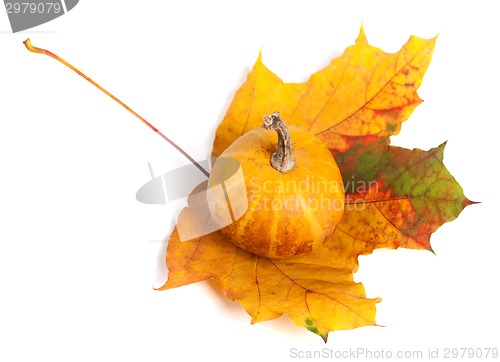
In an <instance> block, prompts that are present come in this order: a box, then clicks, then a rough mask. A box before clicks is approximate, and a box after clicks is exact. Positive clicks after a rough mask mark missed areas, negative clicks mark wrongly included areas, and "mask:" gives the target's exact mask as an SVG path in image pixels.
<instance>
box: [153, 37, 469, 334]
mask: <svg viewBox="0 0 500 362" xmlns="http://www.w3.org/2000/svg"><path fill="white" fill-rule="evenodd" d="M435 40H436V38H433V39H429V40H425V39H421V38H418V37H413V36H412V37H411V38H410V39H409V41H408V42H407V43H406V44H405V45H404V46H403V47H402V48H401V50H400V51H399V52H398V53H395V54H387V53H384V52H383V51H381V50H380V49H378V48H375V47H372V46H370V45H369V44H368V42H367V40H366V37H365V34H364V30H363V28H361V31H360V34H359V36H358V38H357V40H356V43H355V45H353V46H351V47H349V48H347V49H346V51H345V52H344V54H343V55H342V56H341V57H339V58H337V59H334V60H332V62H331V63H330V65H329V66H327V67H326V68H325V69H323V70H321V71H319V72H317V73H315V74H313V75H312V76H311V78H310V79H309V81H307V82H306V83H301V84H289V83H284V82H283V81H282V80H281V79H280V78H279V77H277V76H276V75H275V74H274V73H272V72H271V71H270V70H269V69H267V68H266V67H265V66H264V64H263V63H262V57H261V56H260V55H259V57H258V59H257V62H256V64H255V66H254V67H253V69H252V71H251V72H250V73H249V75H248V77H247V80H246V82H245V83H244V84H243V85H242V86H241V88H240V89H239V90H238V91H237V92H236V94H235V97H234V99H233V102H232V104H231V105H230V107H229V109H228V111H227V114H226V115H225V117H224V119H223V121H222V122H221V124H220V125H219V127H218V129H217V132H216V135H215V141H214V147H213V156H220V155H221V154H222V152H223V151H224V150H225V149H226V148H227V147H228V146H229V145H231V144H232V143H233V142H234V141H235V140H236V139H238V138H239V137H240V136H241V135H243V134H245V133H246V132H248V131H250V130H252V129H254V128H257V127H259V126H260V125H261V123H262V117H263V115H264V114H269V113H271V112H273V111H276V110H279V111H280V113H281V116H282V117H283V119H285V120H286V121H287V123H289V124H291V125H294V126H297V127H301V128H303V129H307V130H308V131H309V132H311V133H313V134H315V135H316V136H317V137H318V138H319V139H320V140H322V141H323V142H324V143H325V144H326V145H327V146H328V148H329V149H330V151H331V153H332V154H333V155H334V157H335V159H336V161H337V163H338V165H339V168H340V171H341V173H342V178H343V180H344V189H345V196H346V200H345V210H344V215H343V218H342V220H341V221H340V223H339V224H338V225H337V228H336V229H335V231H334V233H333V235H332V236H330V237H329V238H328V239H327V240H326V241H325V243H324V244H323V245H322V246H321V247H320V248H319V249H318V250H315V251H313V252H312V253H310V254H308V255H305V256H300V257H294V258H290V259H284V260H282V259H280V260H275V259H269V258H266V257H262V256H257V255H253V254H251V253H248V252H246V251H244V250H242V249H239V248H238V247H236V246H235V245H234V244H233V243H231V241H230V240H229V238H228V237H227V236H225V235H224V234H223V233H222V232H221V231H218V230H215V229H214V228H213V225H214V222H213V220H211V219H210V218H211V216H210V212H209V211H206V212H200V210H208V209H209V207H208V205H206V204H203V202H206V199H205V198H203V197H201V198H200V197H199V195H198V194H196V193H193V195H191V196H190V198H189V199H188V207H187V208H185V209H184V210H183V211H182V212H181V214H180V216H179V220H178V223H177V227H176V229H175V230H174V231H173V233H172V235H171V237H170V240H169V243H168V249H167V267H168V270H169V274H168V280H167V282H166V283H165V285H164V286H162V287H161V288H160V289H161V290H165V289H170V288H175V287H179V286H183V285H186V284H190V283H194V282H198V281H202V280H206V279H209V278H212V279H215V280H217V281H218V282H219V283H220V285H221V287H222V290H223V291H224V293H225V294H226V295H227V296H228V297H229V298H231V299H232V300H237V301H239V303H240V304H241V305H242V306H243V307H244V308H245V310H246V311H247V312H248V313H249V314H250V315H251V317H252V323H255V322H260V321H265V320H269V319H273V318H277V317H279V316H281V315H282V314H284V313H285V314H287V315H288V316H289V317H290V319H291V320H292V321H293V322H294V323H296V324H297V325H299V326H303V327H305V328H307V329H308V330H310V331H312V332H314V333H316V334H318V335H320V336H321V337H322V338H323V339H324V340H325V341H326V339H327V336H328V333H329V332H330V331H334V330H341V329H344V330H345V329H353V328H357V327H361V326H374V325H376V321H375V312H376V308H375V307H376V304H377V303H378V302H380V298H374V299H371V298H367V297H366V294H365V291H364V287H363V285H362V284H361V283H355V282H354V280H353V273H354V272H356V271H357V269H358V256H359V255H366V254H370V253H371V252H372V251H373V250H374V249H376V248H398V247H405V248H412V249H428V250H431V247H430V236H431V234H432V233H433V232H434V231H435V230H436V229H437V228H438V227H439V226H441V225H442V224H443V223H445V222H447V221H451V220H453V219H454V218H456V217H457V216H458V214H459V213H460V212H461V211H462V210H463V208H464V207H465V206H467V205H469V204H471V202H470V201H469V200H467V199H466V198H465V196H464V194H463V191H462V188H461V187H460V185H459V184H458V183H457V182H456V181H455V179H454V178H453V176H451V175H450V174H449V172H448V171H447V170H446V168H445V166H444V165H443V162H442V160H443V151H444V144H443V145H441V146H439V147H438V148H435V149H432V150H429V151H422V150H411V151H410V150H405V149H402V148H398V147H393V146H390V145H389V143H390V139H389V136H391V135H395V134H397V133H398V132H399V130H400V127H401V123H402V122H403V121H405V120H406V119H407V118H408V117H409V116H410V114H411V113H412V112H413V110H414V109H415V107H416V106H417V105H418V104H420V103H421V99H420V98H419V97H418V95H417V93H416V90H417V88H418V87H419V85H420V83H421V81H422V77H423V75H424V73H425V71H426V69H427V67H428V65H429V62H430V60H431V56H432V51H433V49H434V44H435ZM199 190H206V185H201V186H200V188H199ZM199 190H198V191H199ZM180 229H182V230H196V233H195V234H197V235H201V236H198V237H196V238H194V239H192V240H189V241H181V238H180V237H179V230H180ZM200 230H201V232H200ZM213 230H215V231H213ZM185 239H186V238H185V237H183V238H182V240H185Z"/></svg>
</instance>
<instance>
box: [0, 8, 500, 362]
mask: <svg viewBox="0 0 500 362" xmlns="http://www.w3.org/2000/svg"><path fill="white" fill-rule="evenodd" d="M493 5H494V2H493V1H491V2H481V1H477V2H459V1H453V2H452V1H443V2H437V1H419V2H404V3H403V2H400V1H395V2H386V1H376V2H375V1H374V2H356V1H352V2H347V1H310V2H305V1H303V2H296V1H286V2H285V1H283V2H276V1H274V2H273V1H266V2H260V1H255V0H253V1H241V2H236V1H227V2H221V1H184V2H182V3H181V2H180V1H177V2H173V1H170V2H166V1H151V0H147V1H146V0H145V1H140V2H139V1H135V2H133V1H123V0H122V1H118V0H113V1H89V0H87V1H85V0H82V1H80V3H79V4H78V5H77V6H76V7H75V8H74V9H73V10H71V11H70V12H69V13H68V14H66V15H64V16H63V17H61V18H59V19H56V20H54V21H52V22H50V23H47V24H44V25H41V26H39V27H37V28H34V29H32V30H28V31H26V32H23V33H17V34H12V33H11V32H10V26H9V24H8V19H7V15H6V14H3V13H2V14H0V161H1V167H0V175H1V176H0V213H1V215H0V216H1V217H0V293H1V294H0V296H1V297H0V360H5V361H37V360H47V361H89V360H97V361H108V360H109V361H111V360H116V361H117V360H122V361H125V360H127V361H129V360H130V361H172V360H175V359H174V357H175V358H189V359H190V360H205V359H207V358H209V357H212V356H214V357H216V358H217V359H218V360H220V361H234V360H239V361H254V360H263V359H265V360H274V361H285V360H288V359H291V355H290V349H291V348H297V349H300V350H321V348H323V347H325V345H324V343H323V341H322V340H321V339H320V338H319V337H317V336H316V335H314V334H312V333H310V332H308V331H306V330H305V329H302V328H299V327H296V326H295V325H293V324H292V323H291V322H289V320H288V318H287V317H286V316H283V317H281V318H279V319H277V320H274V321H270V322H264V323H260V324H257V325H251V324H250V317H249V316H248V315H247V314H246V312H245V311H244V310H243V309H242V308H241V307H240V306H239V304H238V303H237V302H230V301H228V300H226V298H225V297H224V296H223V295H222V293H220V292H219V291H218V289H217V287H216V286H215V285H210V284H209V283H206V282H204V283H198V284H195V285H189V286H186V287H182V288H178V289H175V290H170V291H164V292H157V291H154V290H153V287H154V286H160V285H162V284H163V282H164V281H165V279H166V269H165V265H164V253H165V239H166V238H167V237H168V235H169V233H170V232H171V230H172V227H173V224H172V220H173V218H174V217H175V216H176V213H177V212H178V210H179V207H180V206H181V205H179V204H178V203H176V204H171V205H169V206H165V205H163V206H161V205H160V206H154V205H145V204H141V203H139V202H137V201H136V200H135V193H136V191H137V189H139V188H140V187H141V186H142V185H143V184H144V183H145V182H147V181H148V180H149V177H150V175H149V171H148V168H147V162H151V163H152V165H153V168H154V169H155V172H156V173H157V174H161V173H164V172H166V171H168V170H172V169H175V168H176V167H179V166H180V165H184V164H185V161H184V159H183V158H182V156H180V155H179V154H178V153H177V152H176V151H175V150H174V149H173V148H172V147H171V146H170V145H169V144H168V143H166V142H165V141H163V140H162V139H161V138H160V137H158V136H157V135H155V134H154V133H153V132H152V131H151V130H149V129H148V128H147V127H145V126H144V125H142V124H141V123H140V122H139V121H137V120H136V119H135V118H134V117H133V116H131V115H130V114H128V113H127V112H126V111H125V110H124V109H122V108H121V107H119V106H118V105H117V104H115V103H114V102H112V101H111V100H110V99H109V98H107V97H106V96H105V95H103V94H102V93H100V92H99V91H98V90H97V89H96V88H94V87H92V86H91V85H90V84H88V83H86V82H85V81H84V80H83V79H82V78H80V77H78V76H77V75H75V74H74V73H72V72H71V71H69V70H68V69H67V68H65V67H63V66H62V65H61V64H59V63H57V62H56V61H54V60H52V59H50V58H48V57H45V56H41V55H36V54H32V53H29V52H28V51H26V49H25V48H24V45H23V44H22V41H23V40H24V39H26V38H27V37H30V38H31V40H32V42H33V44H34V45H36V46H40V47H44V48H47V49H50V50H52V51H53V52H55V53H56V54H59V55H60V56H62V57H63V58H65V59H67V60H68V61H70V62H72V63H73V64H74V65H76V66H77V67H79V68H80V69H81V70H83V71H85V72H86V73H87V74H88V75H89V76H90V77H92V78H94V79H95V80H97V81H98V82H100V83H101V84H102V85H103V86H105V87H107V88H108V89H109V90H111V91H112V92H114V93H115V94H116V95H117V96H118V97H120V98H121V99H122V100H123V101H125V102H126V103H128V104H129V105H130V106H131V107H132V108H134V109H135V110H137V111H138V112H139V113H140V114H141V115H143V116H144V117H145V118H146V119H148V120H149V121H151V122H152V123H153V124H154V125H156V126H157V127H158V128H159V129H160V130H162V131H163V132H164V133H165V134H167V135H168V136H170V137H171V138H172V139H174V140H175V141H176V142H177V143H178V144H180V145H181V146H182V147H183V148H185V149H186V150H188V152H189V153H191V154H192V155H193V156H194V157H195V158H197V159H203V158H204V157H205V156H206V155H207V154H209V153H210V149H211V143H212V140H213V135H214V130H215V127H216V126H217V124H218V122H220V120H221V119H222V117H223V115H224V113H225V111H226V109H227V107H228V105H229V102H230V100H231V99H232V96H233V94H234V92H235V90H236V89H237V88H238V87H239V86H240V85H241V83H242V82H243V81H244V80H245V77H246V74H247V73H248V71H249V70H250V69H251V67H252V65H253V63H254V61H255V59H256V57H257V55H258V53H259V51H260V49H261V48H262V52H263V59H264V62H265V64H266V65H267V66H268V67H269V68H270V69H271V70H273V71H274V72H275V73H277V74H278V75H279V76H280V77H281V78H282V79H284V80H285V81H287V82H292V81H293V82H302V81H305V80H307V78H308V77H309V75H310V74H311V73H313V72H315V71H317V70H319V69H321V68H322V67H324V66H325V65H327V64H328V63H329V61H330V59H331V58H332V57H334V56H339V55H340V54H341V53H342V52H343V50H344V49H345V48H346V47H347V46H349V45H351V44H353V43H354V40H355V39H356V37H357V35H358V31H359V26H360V25H361V23H362V21H364V25H365V30H366V34H367V38H368V41H369V42H370V43H371V44H373V45H375V46H378V47H380V48H382V49H383V50H385V51H388V52H394V51H397V50H399V48H400V47H401V46H402V45H403V44H404V42H406V40H407V39H408V38H409V36H410V35H412V34H414V35H418V36H421V37H424V38H430V37H433V36H435V35H436V34H438V33H439V34H440V35H439V38H438V41H437V45H436V50H435V53H434V57H433V60H432V62H431V65H430V67H429V69H428V71H427V73H426V75H425V78H424V81H423V84H422V86H421V88H420V90H419V95H420V96H421V98H423V99H424V100H425V102H424V103H423V104H422V105H420V106H419V107H418V108H417V110H416V111H415V112H414V113H413V115H412V116H411V117H410V119H409V120H408V121H407V122H406V123H404V125H403V128H402V132H401V134H400V135H399V136H397V137H393V144H395V145H399V146H403V147H407V148H413V147H418V148H422V149H429V148H431V147H434V146H437V145H439V144H440V143H442V142H443V141H445V140H448V145H447V148H446V152H445V164H446V166H447V167H448V169H449V170H450V172H451V173H452V174H453V175H454V176H455V177H456V178H457V180H458V181H459V182H460V183H461V185H462V186H463V187H464V190H465V193H466V196H468V197H469V198H470V199H472V200H475V201H482V202H483V203H482V204H479V205H474V206H471V207H469V208H467V209H466V210H465V211H464V212H463V213H462V214H461V215H460V216H459V218H458V219H457V220H455V221H453V222H451V223H449V224H446V225H444V226H443V227H441V228H440V229H439V230H438V232H436V233H435V234H434V235H433V236H432V239H431V241H432V246H433V248H434V250H435V252H436V254H437V256H436V255H433V254H431V253H429V252H423V251H411V250H398V251H388V250H377V251H376V252H375V253H374V254H373V255H370V256H366V257H360V270H359V272H358V273H357V274H356V280H358V281H362V282H363V283H364V285H365V287H366V291H367V295H368V296H369V297H382V299H383V301H382V303H380V304H379V305H378V312H377V322H378V323H379V324H381V325H384V326H385V327H365V328H360V329H357V330H353V331H338V332H333V333H331V334H330V337H329V341H328V344H327V345H326V347H328V348H335V349H336V350H348V349H349V348H358V347H359V348H365V347H366V348H369V349H371V350H377V351H380V350H381V349H384V350H386V351H387V350H390V351H397V350H410V351H411V350H422V351H424V352H425V353H424V355H426V354H427V351H428V349H429V348H432V349H435V348H440V351H441V353H443V352H444V348H446V347H500V346H499V343H498V334H499V333H498V325H499V323H500V318H499V313H498V309H497V308H498V307H497V304H498V297H497V295H498V294H497V290H498V275H499V271H500V270H499V264H500V263H499V262H498V254H499V242H500V240H499V239H500V238H499V235H498V234H499V232H498V211H497V210H496V208H497V205H498V202H499V198H498V176H499V172H498V161H497V157H498V150H497V145H498V133H497V130H498V126H497V125H498V122H499V112H498V106H497V104H498V96H499V90H498V84H500V77H499V71H498V59H499V54H498V36H497V34H498V26H497V25H496V22H497V20H498V17H497V15H496V14H497V12H496V11H495V10H494V6H493ZM155 240H156V241H155ZM158 240H160V241H158ZM161 240H163V241H161Z"/></svg>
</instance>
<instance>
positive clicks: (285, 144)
mask: <svg viewBox="0 0 500 362" xmlns="http://www.w3.org/2000/svg"><path fill="white" fill-rule="evenodd" d="M262 127H264V128H265V129H268V130H275V131H276V133H278V149H277V150H276V152H274V153H273V154H272V155H271V166H273V167H274V169H275V170H277V171H279V172H286V171H288V170H290V169H291V168H292V167H293V165H294V164H295V161H294V160H293V158H292V141H291V139H290V131H289V130H288V127H287V126H286V124H285V122H283V120H282V119H281V116H280V113H279V112H274V113H271V114H270V115H269V116H264V123H263V124H262Z"/></svg>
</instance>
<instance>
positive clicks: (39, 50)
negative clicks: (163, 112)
mask: <svg viewBox="0 0 500 362" xmlns="http://www.w3.org/2000/svg"><path fill="white" fill-rule="evenodd" d="M23 43H24V45H25V46H26V48H27V49H28V50H29V51H30V52H33V53H38V54H45V55H48V56H49V57H51V58H54V59H55V60H57V61H58V62H60V63H62V64H64V65H65V66H67V67H68V68H70V69H71V70H73V71H74V72H75V73H77V74H78V75H80V76H81V77H83V78H84V79H85V80H87V81H88V82H90V83H92V85H94V86H95V87H97V88H98V89H100V90H101V91H102V92H103V93H105V94H107V95H108V96H109V97H111V99H113V100H114V101H115V102H117V103H118V104H119V105H121V106H122V107H123V108H125V109H126V110H127V111H129V112H130V113H132V114H133V115H134V116H135V117H137V118H138V119H139V120H140V121H141V122H143V123H144V124H145V125H146V126H148V127H149V128H151V129H152V130H153V131H155V132H156V133H158V134H159V135H160V136H161V137H162V138H163V139H164V140H165V141H167V142H168V143H170V144H171V145H172V146H173V147H174V148H175V149H176V150H177V151H179V152H180V153H181V154H182V155H183V156H184V157H186V158H187V159H188V160H189V161H190V162H191V163H192V164H193V165H195V166H196V167H197V168H198V169H199V170H200V171H201V172H202V173H203V174H204V175H205V176H206V177H209V176H210V174H209V173H208V171H207V170H205V168H203V166H201V165H200V164H199V163H198V162H196V161H195V160H194V158H192V157H191V156H190V155H189V154H188V153H187V152H186V151H184V150H183V149H182V148H181V147H180V146H179V145H177V144H176V143H175V142H174V141H172V140H171V139H170V138H168V137H167V136H165V135H164V134H163V133H161V132H160V131H159V130H158V129H157V128H156V127H155V126H153V125H152V124H151V123H149V122H148V121H146V120H145V119H144V118H142V117H141V116H140V115H139V114H138V113H136V112H135V111H134V110H133V109H132V108H130V107H129V106H127V105H126V104H125V103H123V102H122V101H121V100H119V99H118V98H117V97H115V96H114V95H113V94H111V93H110V92H108V91H107V90H106V89H104V88H103V87H102V86H100V85H99V84H98V83H96V82H95V81H94V80H92V79H91V78H90V77H88V76H87V75H85V74H84V73H82V72H81V71H80V70H78V69H77V68H75V67H74V66H73V65H71V64H70V63H68V62H67V61H65V60H64V59H62V58H61V57H59V56H57V55H56V54H54V53H52V52H50V51H48V50H46V49H42V48H38V47H35V46H33V45H32V44H31V41H30V39H29V38H28V39H26V40H25V41H24V42H23Z"/></svg>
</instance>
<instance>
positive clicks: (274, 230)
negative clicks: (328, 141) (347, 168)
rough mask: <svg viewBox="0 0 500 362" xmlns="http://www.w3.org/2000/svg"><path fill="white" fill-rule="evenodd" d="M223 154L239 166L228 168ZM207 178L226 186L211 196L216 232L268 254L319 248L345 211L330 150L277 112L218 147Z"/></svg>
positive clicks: (288, 254) (285, 254)
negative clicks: (215, 198) (215, 196)
mask: <svg viewBox="0 0 500 362" xmlns="http://www.w3.org/2000/svg"><path fill="white" fill-rule="evenodd" d="M271 130H275V131H276V132H277V133H278V137H276V133H275V132H272V131H271ZM228 160H232V161H233V165H234V163H235V162H236V164H237V165H238V167H237V168H238V172H235V168H234V167H229V169H228V167H227V165H228V162H227V161H228ZM209 182H210V187H212V188H213V187H216V186H217V185H219V186H220V185H223V186H224V194H225V198H223V199H222V201H221V200H219V201H218V202H212V203H210V201H209V204H210V205H211V206H210V208H211V214H212V218H213V219H214V220H215V222H216V223H219V225H220V227H221V231H222V232H223V233H224V234H225V235H226V236H227V237H228V238H229V239H230V240H231V241H232V242H233V243H234V244H235V245H237V246H238V247H240V248H242V249H244V250H246V251H248V252H250V253H253V254H257V255H260V256H265V257H268V258H274V259H282V258H291V257H296V256H300V255H305V254H308V253H310V252H311V251H313V250H315V249H317V248H318V247H320V246H321V245H322V244H323V242H324V241H325V239H326V238H328V237H329V236H330V235H332V233H333V231H334V230H335V227H336V226H337V224H338V223H339V221H340V219H341V218H342V215H343V212H344V189H343V184H342V176H341V174H340V170H339V168H338V166H337V163H336V162H335V160H334V159H333V156H332V155H331V153H330V151H329V150H328V148H327V147H326V146H325V144H323V143H322V142H321V141H320V140H318V139H317V138H316V137H315V136H314V135H312V134H310V133H309V132H307V131H305V130H303V129H300V128H297V127H290V128H289V129H288V128H287V126H286V125H285V123H284V122H283V120H282V119H281V117H280V115H279V113H278V112H275V113H273V114H271V115H270V116H267V117H264V124H263V127H262V128H257V129H254V130H252V131H249V132H247V133H246V134H244V135H243V136H241V137H240V138H238V139H237V140H236V141H235V142H234V143H233V144H231V145H230V146H229V147H228V148H227V149H226V150H225V151H224V152H223V153H222V155H221V156H220V157H219V158H218V159H217V161H216V162H215V164H214V166H213V168H212V171H211V175H210V181H209ZM228 205H229V211H230V214H231V218H232V219H231V221H232V222H231V223H228V222H227V213H228ZM225 215H226V216H225Z"/></svg>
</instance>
